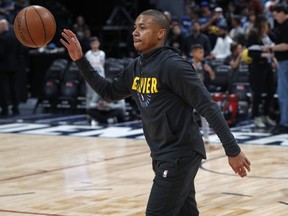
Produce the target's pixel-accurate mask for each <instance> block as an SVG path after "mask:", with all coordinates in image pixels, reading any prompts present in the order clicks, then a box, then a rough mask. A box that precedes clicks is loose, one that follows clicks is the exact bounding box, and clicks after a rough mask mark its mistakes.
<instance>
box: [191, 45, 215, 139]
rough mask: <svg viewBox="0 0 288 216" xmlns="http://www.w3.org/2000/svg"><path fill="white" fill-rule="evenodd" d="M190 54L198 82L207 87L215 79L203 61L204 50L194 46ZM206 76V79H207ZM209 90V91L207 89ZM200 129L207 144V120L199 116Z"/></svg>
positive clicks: (213, 73)
mask: <svg viewBox="0 0 288 216" xmlns="http://www.w3.org/2000/svg"><path fill="white" fill-rule="evenodd" d="M191 53H192V65H193V67H194V69H195V71H196V73H197V74H198V76H199V78H200V80H201V81H202V82H203V83H204V85H205V86H206V87H207V86H208V85H209V80H214V79H215V72H214V71H213V70H212V68H211V67H210V66H209V65H208V64H207V63H206V62H205V61H204V48H203V46H202V45H201V44H195V45H193V46H192V47H191ZM207 74H208V77H207ZM208 90H209V89H208ZM200 118H201V127H202V132H203V140H204V142H205V143H209V123H208V122H207V120H206V119H205V118H204V117H203V116H201V115H200Z"/></svg>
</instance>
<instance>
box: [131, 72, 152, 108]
mask: <svg viewBox="0 0 288 216" xmlns="http://www.w3.org/2000/svg"><path fill="white" fill-rule="evenodd" d="M132 90H134V91H137V95H138V99H139V102H140V104H141V106H142V107H147V106H149V104H150V101H151V94H155V93H157V92H158V89H157V78H155V77H137V76H136V77H135V78H134V80H133V84H132Z"/></svg>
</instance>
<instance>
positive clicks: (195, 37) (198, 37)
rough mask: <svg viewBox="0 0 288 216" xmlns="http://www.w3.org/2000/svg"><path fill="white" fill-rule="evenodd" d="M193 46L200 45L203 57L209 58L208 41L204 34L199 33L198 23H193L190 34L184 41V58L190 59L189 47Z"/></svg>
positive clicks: (209, 47)
mask: <svg viewBox="0 0 288 216" xmlns="http://www.w3.org/2000/svg"><path fill="white" fill-rule="evenodd" d="M194 44H201V45H202V47H203V48H204V56H205V57H206V56H209V55H210V52H211V45H210V40H209V38H208V37H207V35H205V34H204V33H202V32H201V26H200V23H199V22H197V21H195V22H193V28H192V34H190V35H189V36H187V37H186V38H185V39H184V44H183V50H184V56H185V58H188V59H189V58H191V47H192V46H193V45H194Z"/></svg>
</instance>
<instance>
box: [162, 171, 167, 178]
mask: <svg viewBox="0 0 288 216" xmlns="http://www.w3.org/2000/svg"><path fill="white" fill-rule="evenodd" d="M167 175H168V170H164V172H163V175H162V176H163V178H166V177H167Z"/></svg>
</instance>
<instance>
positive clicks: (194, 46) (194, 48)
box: [191, 44, 204, 51]
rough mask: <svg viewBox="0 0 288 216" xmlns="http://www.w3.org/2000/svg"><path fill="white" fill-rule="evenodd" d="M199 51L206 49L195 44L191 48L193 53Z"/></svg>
mask: <svg viewBox="0 0 288 216" xmlns="http://www.w3.org/2000/svg"><path fill="white" fill-rule="evenodd" d="M197 49H204V47H203V46H202V45H201V44H194V45H192V46H191V51H193V50H197Z"/></svg>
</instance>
